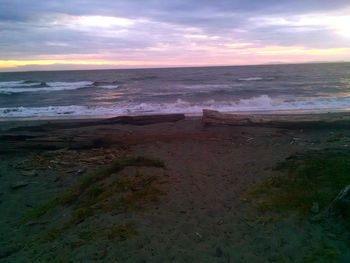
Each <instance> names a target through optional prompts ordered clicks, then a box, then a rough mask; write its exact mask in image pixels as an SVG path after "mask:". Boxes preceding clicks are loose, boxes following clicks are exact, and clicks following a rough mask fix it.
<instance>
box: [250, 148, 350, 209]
mask: <svg viewBox="0 0 350 263" xmlns="http://www.w3.org/2000/svg"><path fill="white" fill-rule="evenodd" d="M276 170H278V171H280V172H282V173H281V174H280V175H276V176H272V177H270V178H269V179H268V180H266V181H264V182H262V183H260V184H258V185H257V186H256V187H255V188H254V189H253V190H252V191H251V192H250V193H249V194H248V195H249V199H250V200H251V201H252V202H254V204H256V205H257V207H258V208H259V209H260V210H261V211H271V210H272V211H276V212H284V211H295V212H298V213H299V214H300V215H306V214H307V213H309V211H310V208H311V207H312V206H313V205H314V204H315V203H317V204H318V206H319V208H320V211H321V210H322V209H324V208H326V206H328V205H329V204H330V202H331V201H332V200H333V199H334V198H335V197H336V195H337V194H338V193H339V191H340V190H341V189H342V188H344V187H345V186H346V185H348V184H350V152H348V153H344V152H343V153H337V152H335V153H334V152H323V153H307V154H303V155H294V156H291V157H289V158H287V160H286V161H285V162H283V163H280V164H279V165H278V166H277V167H276Z"/></svg>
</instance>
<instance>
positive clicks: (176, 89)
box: [0, 63, 350, 119]
mask: <svg viewBox="0 0 350 263" xmlns="http://www.w3.org/2000/svg"><path fill="white" fill-rule="evenodd" d="M204 108H205V109H213V110H219V111H223V112H238V113H242V112H273V113H285V112H292V113H300V112H303V113H304V112H334V111H348V110H350V63H322V64H293V65H292V64H291V65H259V66H232V67H201V68H165V69H116V70H86V71H45V72H12V73H0V118H1V119H8V118H60V117H62V118H88V117H110V116H116V115H141V114H158V113H185V114H187V115H198V114H200V113H201V112H202V109H204Z"/></svg>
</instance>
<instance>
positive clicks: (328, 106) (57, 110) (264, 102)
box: [0, 95, 350, 118]
mask: <svg viewBox="0 0 350 263" xmlns="http://www.w3.org/2000/svg"><path fill="white" fill-rule="evenodd" d="M349 105H350V97H341V98H336V97H333V98H313V99H308V100H298V101H284V100H280V99H272V98H270V97H269V96H267V95H262V96H258V97H252V98H249V99H240V100H238V101H236V102H232V101H215V100H207V101H203V102H198V103H193V102H189V101H184V100H181V99H178V100H177V101H175V102H172V103H141V104H137V103H132V102H129V103H127V102H120V103H117V104H115V105H113V106H96V107H90V106H77V105H72V106H49V107H13V108H0V117H2V118H9V117H10V118H11V117H12V118H14V117H19V118H26V117H29V118H33V117H34V118H35V117H60V116H61V117H64V116H67V117H68V116H69V117H71V116H75V117H88V116H98V117H110V116H115V115H135V114H152V113H185V114H188V115H193V114H194V115H196V114H200V113H201V112H202V110H203V108H206V109H213V110H219V111H223V112H263V111H274V112H276V111H303V112H307V111H332V110H350V107H349Z"/></svg>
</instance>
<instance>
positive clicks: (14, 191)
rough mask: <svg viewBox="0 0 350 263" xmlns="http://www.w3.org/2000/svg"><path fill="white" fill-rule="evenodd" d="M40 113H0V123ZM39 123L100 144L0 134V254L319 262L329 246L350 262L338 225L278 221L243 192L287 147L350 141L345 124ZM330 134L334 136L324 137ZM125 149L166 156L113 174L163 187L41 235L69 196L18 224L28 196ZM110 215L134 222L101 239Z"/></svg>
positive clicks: (62, 214)
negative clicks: (41, 142) (155, 196)
mask: <svg viewBox="0 0 350 263" xmlns="http://www.w3.org/2000/svg"><path fill="white" fill-rule="evenodd" d="M40 123H41V122H39V123H38V122H25V123H23V122H11V123H2V126H1V133H2V134H8V133H9V132H6V130H7V129H9V128H13V127H18V126H23V125H25V126H28V125H29V126H31V125H37V124H40ZM45 132H46V133H47V137H50V138H53V137H54V138H57V136H58V135H59V138H60V139H62V138H66V141H69V140H71V141H74V138H78V137H79V138H84V141H87V140H95V139H96V138H99V140H98V141H99V142H101V140H102V141H103V147H100V146H101V145H99V147H98V148H94V147H92V146H91V147H71V148H73V149H68V148H69V147H67V145H66V144H64V143H62V140H61V141H60V142H59V143H58V145H59V146H60V147H63V148H60V149H53V150H40V151H38V150H36V149H35V145H34V146H33V144H32V143H31V142H26V143H27V144H28V145H31V147H28V148H26V147H22V146H23V144H21V147H22V148H18V147H15V148H11V147H12V146H13V144H14V142H13V141H11V140H13V138H12V139H11V140H10V139H9V140H6V139H2V140H1V141H0V147H2V149H1V150H0V180H1V184H0V200H1V201H0V211H1V215H0V262H137V263H138V262H139V263H141V262H162V263H163V262H225V263H227V262H231V263H243V262H244V263H245V262H255V263H258V262H327V261H317V260H319V259H318V257H317V253H324V251H328V250H327V248H329V251H330V253H333V250H334V249H336V250H337V253H339V254H340V260H341V261H340V262H344V263H345V262H350V250H349V247H348V242H347V240H344V238H343V236H342V231H343V229H342V228H341V226H338V225H332V226H330V225H325V224H318V223H311V222H309V221H308V220H299V219H298V218H297V217H296V216H295V215H294V214H289V215H288V216H284V217H282V218H280V217H279V218H278V220H276V217H275V215H274V214H272V213H271V214H269V213H261V212H259V211H258V210H256V208H255V207H254V206H253V205H252V204H251V202H247V200H246V193H247V192H248V191H249V190H250V189H251V188H252V187H254V185H256V184H257V183H259V182H261V181H263V180H265V179H266V178H267V177H269V176H271V175H273V174H275V173H278V172H276V171H273V169H272V168H273V167H275V166H276V164H277V163H278V162H282V161H284V160H285V158H286V157H288V156H290V155H292V154H295V153H297V152H305V151H308V150H322V149H326V148H339V149H347V148H348V147H350V131H349V129H348V128H346V127H334V126H332V125H329V126H326V127H322V128H319V127H318V128H313V127H308V128H307V129H305V127H302V126H300V127H299V126H298V125H295V126H294V127H293V129H291V128H288V129H287V128H283V127H268V126H266V127H262V126H258V127H249V126H215V127H203V126H202V124H201V120H200V119H199V118H187V119H186V120H182V121H179V122H176V123H163V124H154V125H147V126H131V125H109V126H92V127H82V128H74V129H60V130H50V131H49V132H48V131H45ZM12 133H13V132H12ZM17 133H18V132H17ZM335 133H341V134H342V137H341V138H340V139H339V140H335V141H332V140H329V138H331V137H332V136H334V134H335ZM21 134H28V132H27V131H26V130H23V131H22V133H21ZM67 138H68V139H67ZM77 140H78V141H79V139H77ZM46 141H47V140H46ZM66 141H65V142H66ZM9 145H10V146H9ZM73 145H75V144H73ZM32 146H33V147H32ZM75 146H76V145H75ZM123 156H143V157H147V158H155V159H160V160H162V161H163V162H164V163H165V166H166V168H165V169H162V168H151V167H148V168H146V167H127V168H125V169H124V170H123V171H121V172H120V173H119V174H118V176H125V177H127V176H133V175H135V173H142V174H146V175H152V176H156V177H157V178H160V181H159V188H160V189H161V190H162V192H163V193H164V195H162V196H161V197H160V198H159V200H158V201H156V202H150V203H145V204H144V205H143V206H142V209H136V210H132V211H126V212H122V213H119V212H113V211H109V212H106V213H100V214H96V215H94V216H92V217H89V218H87V219H86V220H84V221H82V222H78V223H77V224H76V225H74V226H73V227H70V228H68V229H66V230H65V231H62V233H60V235H58V236H57V235H54V237H52V238H47V239H45V241H44V242H38V241H37V240H38V239H39V238H40V237H41V236H43V235H45V234H47V233H49V231H52V229H57V228H59V227H60V226H62V224H63V223H62V222H63V221H64V220H65V218H66V217H69V216H70V213H71V208H70V207H59V208H55V209H54V210H53V211H50V212H49V213H47V214H46V215H44V216H43V217H41V218H39V219H36V220H33V221H30V222H27V223H26V224H21V223H19V222H20V219H21V218H22V217H23V215H24V214H25V213H27V212H28V211H30V210H31V209H32V208H33V207H37V206H38V205H39V204H41V203H43V202H45V200H49V199H50V198H53V197H55V196H57V195H60V194H61V193H62V192H64V191H65V190H66V189H68V188H69V187H70V186H71V185H72V184H74V182H75V181H77V180H79V178H81V177H83V176H84V174H86V173H88V172H89V171H90V170H93V169H96V168H98V167H100V166H103V165H105V164H108V163H110V162H111V161H112V160H115V159H118V158H123ZM253 201H254V200H253ZM116 224H117V225H120V224H123V225H132V226H133V227H134V228H135V233H131V234H130V235H127V237H126V238H117V239H111V238H109V235H108V231H109V230H108V229H110V228H111V227H113V225H116ZM330 229H331V230H330ZM334 233H338V235H335V234H334ZM332 249H333V250H332ZM320 251H321V252H320ZM315 260H316V261H315Z"/></svg>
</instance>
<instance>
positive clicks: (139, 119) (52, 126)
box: [9, 114, 185, 132]
mask: <svg viewBox="0 0 350 263" xmlns="http://www.w3.org/2000/svg"><path fill="white" fill-rule="evenodd" d="M183 119H185V115H184V114H164V115H144V116H119V117H114V118H109V119H99V120H78V121H74V120H69V121H62V122H49V123H46V124H42V125H37V126H25V127H16V128H12V129H10V130H9V131H11V132H19V131H26V132H46V131H49V130H56V129H73V128H83V127H89V126H98V125H113V124H129V125H149V124H156V123H163V122H177V121H180V120H183Z"/></svg>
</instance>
